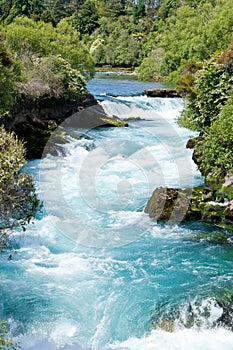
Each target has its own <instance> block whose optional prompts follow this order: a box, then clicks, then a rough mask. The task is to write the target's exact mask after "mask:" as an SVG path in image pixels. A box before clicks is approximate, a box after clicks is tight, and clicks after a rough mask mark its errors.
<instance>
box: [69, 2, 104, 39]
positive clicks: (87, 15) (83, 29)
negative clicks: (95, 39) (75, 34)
mask: <svg viewBox="0 0 233 350" xmlns="http://www.w3.org/2000/svg"><path fill="white" fill-rule="evenodd" d="M74 23H75V27H76V29H77V30H78V31H79V32H80V33H81V34H89V35H90V34H91V33H92V32H93V31H94V30H95V29H96V28H98V26H99V15H98V13H97V9H96V6H95V4H94V2H93V1H91V0H86V1H85V3H84V4H83V6H82V10H81V12H80V13H79V14H78V13H77V12H76V14H75V18H74Z"/></svg>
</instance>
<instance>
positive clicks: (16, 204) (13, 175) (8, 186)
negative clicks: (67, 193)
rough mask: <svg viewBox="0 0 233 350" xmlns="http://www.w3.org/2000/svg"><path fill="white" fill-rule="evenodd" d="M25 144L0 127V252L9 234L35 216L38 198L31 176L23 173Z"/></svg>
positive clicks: (5, 244) (6, 246)
mask: <svg viewBox="0 0 233 350" xmlns="http://www.w3.org/2000/svg"><path fill="white" fill-rule="evenodd" d="M24 163H25V158H24V148H23V144H22V142H20V141H19V140H18V138H17V137H16V136H15V134H14V133H13V132H11V133H8V132H6V131H5V129H4V128H3V126H1V127H0V252H2V251H4V250H5V249H6V248H8V243H9V242H8V237H9V235H10V233H11V230H12V229H13V228H15V227H22V228H23V229H25V225H26V224H27V223H29V222H30V221H31V219H32V218H34V217H35V215H36V212H37V209H38V206H39V201H38V199H37V196H36V193H35V187H34V185H33V179H32V177H31V176H30V175H29V174H27V173H26V172H24V173H22V172H21V170H22V167H23V165H24Z"/></svg>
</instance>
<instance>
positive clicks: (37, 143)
mask: <svg viewBox="0 0 233 350" xmlns="http://www.w3.org/2000/svg"><path fill="white" fill-rule="evenodd" d="M71 116H72V123H73V124H75V125H72V126H75V127H80V128H94V127H100V126H127V124H126V123H124V122H122V121H121V120H120V119H118V118H110V117H108V116H107V115H106V113H105V112H104V110H103V108H102V107H101V106H100V105H99V104H98V102H97V100H96V99H95V98H94V96H93V95H91V94H87V95H85V96H83V97H81V98H76V99H74V98H69V99H64V98H59V99H56V98H54V97H53V98H40V99H37V100H29V99H24V100H21V101H20V102H18V103H16V104H15V105H14V107H13V108H12V111H11V113H10V114H9V115H7V116H4V117H2V118H0V124H3V125H4V126H5V128H6V130H8V131H14V132H15V133H16V134H17V135H18V137H19V138H20V139H22V140H24V142H25V147H26V150H27V158H29V159H36V158H40V157H41V155H42V153H43V150H44V147H45V145H46V143H47V141H48V139H49V137H50V136H51V134H52V133H53V131H54V130H55V129H56V128H57V126H59V125H60V124H61V123H63V122H64V121H65V120H67V119H68V118H70V117H71ZM60 141H61V142H62V139H61V140H60ZM63 142H64V140H63Z"/></svg>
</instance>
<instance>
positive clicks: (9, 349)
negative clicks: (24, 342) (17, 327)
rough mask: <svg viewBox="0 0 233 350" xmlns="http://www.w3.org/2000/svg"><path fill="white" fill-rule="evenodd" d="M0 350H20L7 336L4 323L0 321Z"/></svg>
mask: <svg viewBox="0 0 233 350" xmlns="http://www.w3.org/2000/svg"><path fill="white" fill-rule="evenodd" d="M0 349H1V350H17V349H21V347H20V345H19V344H18V343H14V342H13V340H12V339H11V338H10V337H9V336H8V333H7V328H6V323H5V322H4V321H0Z"/></svg>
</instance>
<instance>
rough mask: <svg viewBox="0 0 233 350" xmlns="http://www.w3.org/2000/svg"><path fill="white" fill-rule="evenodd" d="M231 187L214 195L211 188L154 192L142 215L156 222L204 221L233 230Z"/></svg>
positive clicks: (169, 189)
mask: <svg viewBox="0 0 233 350" xmlns="http://www.w3.org/2000/svg"><path fill="white" fill-rule="evenodd" d="M231 186H233V184H231V185H229V186H223V187H222V188H221V189H220V190H218V191H216V190H215V188H213V187H210V186H203V187H198V188H194V189H192V190H191V189H185V190H181V189H176V188H167V187H159V188H156V189H155V190H154V192H153V194H152V196H151V198H150V199H149V201H148V203H147V206H146V208H145V212H146V213H148V214H149V216H150V217H151V218H152V219H154V220H157V221H164V222H168V221H169V222H184V221H203V222H208V223H211V224H217V225H220V226H223V227H226V228H228V229H233V198H232V197H233V187H231Z"/></svg>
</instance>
